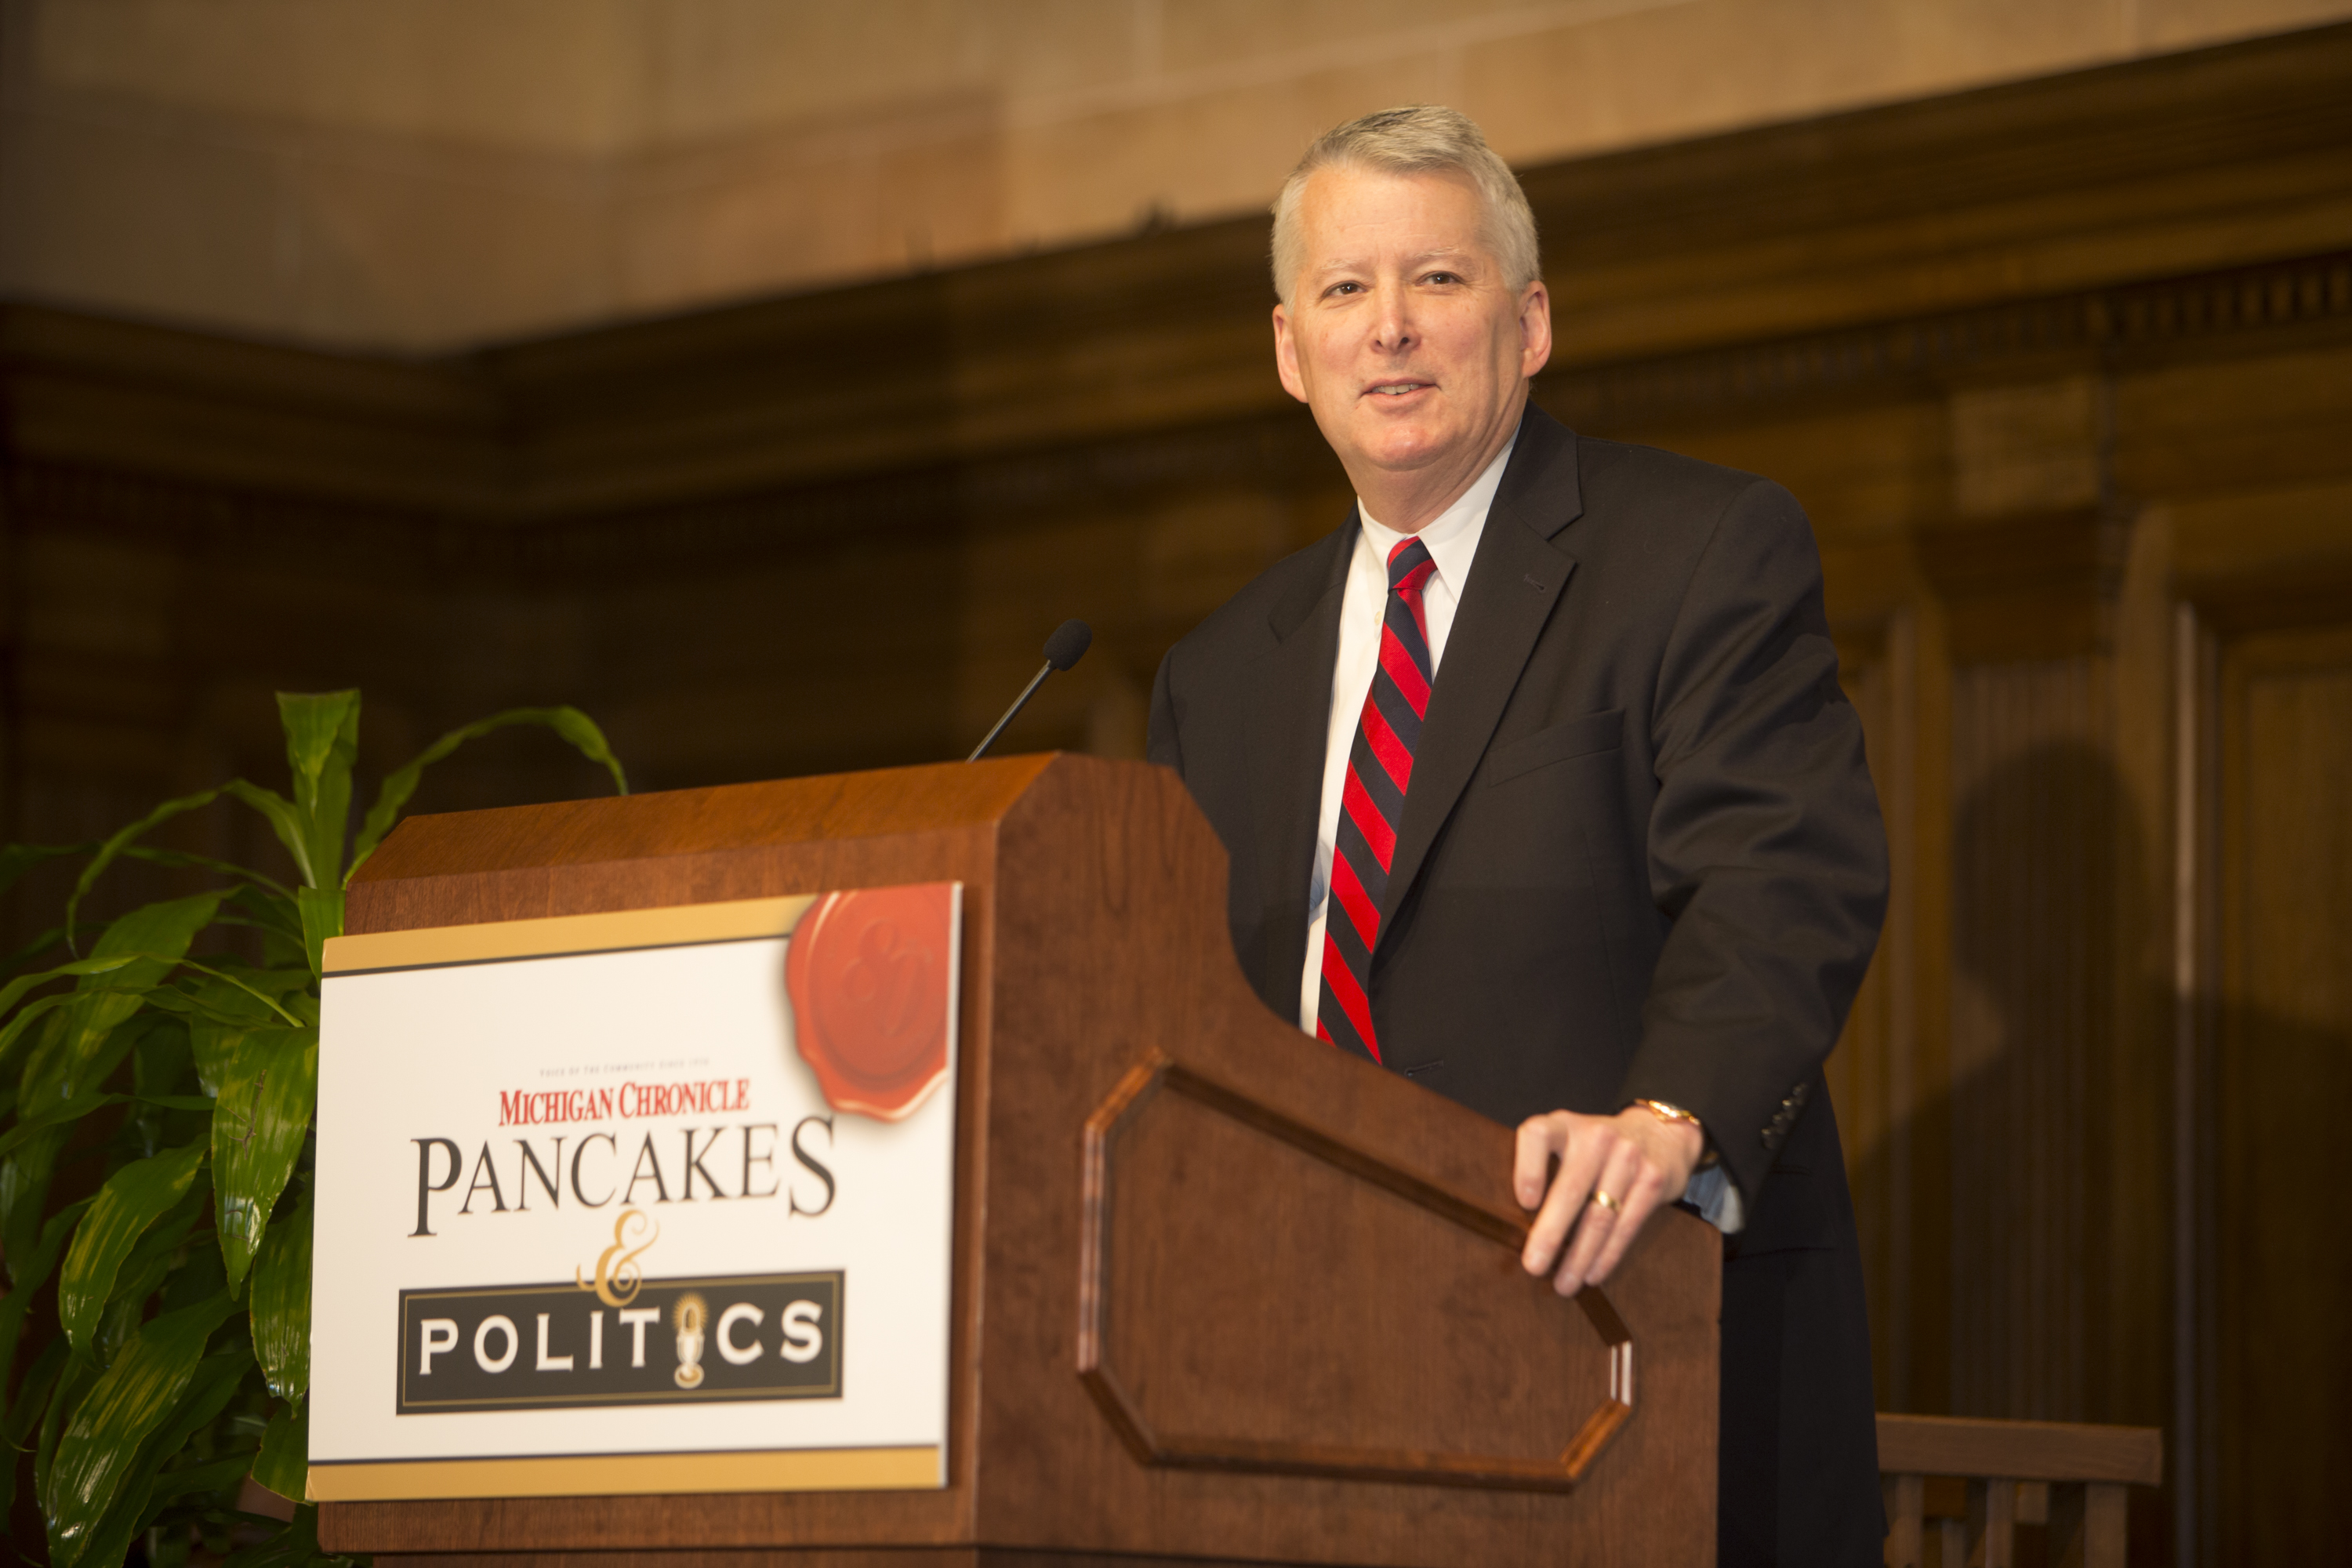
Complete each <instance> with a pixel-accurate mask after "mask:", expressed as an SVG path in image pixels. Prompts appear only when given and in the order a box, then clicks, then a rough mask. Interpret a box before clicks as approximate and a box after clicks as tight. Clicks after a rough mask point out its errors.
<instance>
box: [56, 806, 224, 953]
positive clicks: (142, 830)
mask: <svg viewBox="0 0 2352 1568" xmlns="http://www.w3.org/2000/svg"><path fill="white" fill-rule="evenodd" d="M220 794H221V792H220V791H219V790H216V789H207V790H199V791H197V792H196V793H195V794H194V795H182V796H180V798H179V799H177V800H167V801H165V802H164V803H163V805H159V806H157V807H156V808H155V809H154V810H152V811H151V812H149V813H148V814H147V815H146V816H142V817H141V818H140V819H139V820H138V821H136V822H134V823H132V824H131V825H130V826H128V827H120V828H117V829H115V831H114V832H113V834H112V835H111V836H110V837H108V838H107V840H106V841H105V842H104V843H102V844H100V846H99V847H98V853H97V854H95V855H93V856H91V857H90V860H89V865H87V866H84V867H83V868H81V876H80V878H79V879H78V880H76V881H75V883H74V889H73V892H72V894H71V895H70V896H69V897H68V898H67V900H66V950H67V951H68V952H74V951H77V950H76V949H75V947H74V911H75V910H79V908H81V900H82V896H83V895H84V894H86V893H88V892H89V890H90V889H91V888H93V887H95V886H97V885H98V879H99V878H100V877H102V876H104V875H105V874H106V868H108V867H109V866H111V865H113V864H114V861H115V858H116V857H117V856H119V855H121V853H122V852H123V851H124V850H126V849H128V848H129V847H131V844H132V843H133V842H134V841H136V840H137V839H139V838H141V837H143V836H144V835H145V834H146V833H147V832H148V830H149V829H151V828H152V827H154V826H156V825H157V824H159V823H163V822H168V821H170V820H171V819H172V818H173V817H175V816H182V815H184V814H185V813H187V812H191V811H197V810H201V809H202V808H203V807H205V806H207V805H211V804H212V803H213V802H214V801H215V800H218V799H219V798H220Z"/></svg>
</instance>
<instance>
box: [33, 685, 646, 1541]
mask: <svg viewBox="0 0 2352 1568" xmlns="http://www.w3.org/2000/svg"><path fill="white" fill-rule="evenodd" d="M278 716H279V718H280V720H281V721H282V722H283V724H284V727H285V731H286V759H287V762H288V763H289V764H290V766H291V769H292V772H293V791H292V795H291V796H290V797H289V796H287V795H279V794H278V793H277V792H276V791H274V790H269V789H264V788H262V787H260V786H259V785H257V784H249V783H247V782H246V781H245V780H243V779H234V780H231V781H230V782H229V783H227V784H222V785H221V786H220V787H219V788H217V789H211V790H205V791H204V792H203V793H201V794H198V795H187V796H184V797H183V798H181V799H178V800H172V801H166V802H165V803H163V805H159V806H157V807H156V808H155V809H154V810H153V811H152V812H149V813H148V814H147V815H146V816H143V817H142V818H140V819H139V820H138V821H137V822H134V823H132V824H131V826H128V827H125V828H123V829H122V830H121V831H120V832H118V833H116V834H115V835H114V836H113V837H110V838H108V839H106V840H105V841H104V842H103V843H100V844H95V845H78V846H65V847H36V846H12V847H8V848H6V849H5V850H0V889H5V887H6V886H7V885H8V884H9V883H11V882H13V881H15V880H16V878H18V877H19V876H21V875H22V874H23V873H24V872H25V871H26V870H27V869H29V868H32V867H33V866H35V865H37V864H39V863H41V862H43V861H47V860H52V859H56V858H61V857H67V856H82V857H86V858H87V859H88V862H89V863H88V864H87V865H86V866H85V867H84V868H83V869H82V872H81V875H80V878H79V880H78V881H77V882H76V883H75V885H74V889H73V892H72V896H71V897H70V898H69V899H68V900H67V902H66V910H65V919H64V922H63V923H62V924H61V925H60V926H58V928H57V929H56V930H53V931H47V932H45V933H43V935H42V936H41V937H40V938H39V939H37V941H36V942H34V943H33V944H32V945H31V946H30V947H28V948H26V950H25V951H23V952H19V953H17V954H16V956H15V958H14V959H13V960H10V961H8V962H7V966H6V968H5V969H0V978H5V984H0V1264H4V1265H5V1270H6V1274H7V1294H6V1296H5V1299H0V1387H5V1386H8V1384H7V1381H6V1380H7V1379H8V1378H9V1377H10V1376H11V1374H15V1373H17V1360H18V1352H19V1350H20V1349H22V1348H24V1347H25V1346H26V1344H27V1342H28V1340H32V1341H39V1342H40V1345H39V1349H38V1351H37V1353H36V1354H34V1355H33V1357H32V1359H31V1361H30V1362H29V1363H28V1364H26V1365H25V1366H24V1367H23V1369H22V1372H21V1375H16V1377H15V1380H14V1391H15V1392H14V1397H13V1398H12V1399H10V1400H9V1401H8V1402H7V1405H6V1409H5V1415H0V1437H5V1440H6V1441H7V1443H8V1444H9V1446H10V1447H11V1448H13V1449H14V1450H15V1453H14V1454H12V1455H11V1456H10V1461H9V1463H8V1464H7V1465H6V1466H5V1468H0V1478H5V1479H0V1507H8V1506H11V1505H13V1503H14V1501H15V1488H16V1485H17V1481H18V1474H19V1471H20V1469H21V1468H23V1466H22V1463H21V1458H20V1457H21V1456H23V1455H25V1454H26V1453H27V1452H28V1451H29V1453H30V1456H31V1465H30V1470H31V1479H32V1483H33V1487H34V1490H35V1494H36V1495H35V1498H34V1501H36V1502H37V1505H38V1510H39V1513H40V1517H41V1520H42V1521H43V1524H44V1527H45V1535H46V1540H45V1541H43V1542H38V1543H36V1542H26V1541H16V1542H13V1544H14V1545H15V1547H16V1552H17V1554H18V1555H19V1556H22V1557H27V1558H32V1557H37V1556H38V1555H39V1554H40V1552H39V1549H40V1548H46V1554H47V1560H48V1563H49V1564H50V1568H114V1565H115V1564H118V1563H122V1562H123V1561H124V1559H125V1557H126V1555H127V1554H128V1553H129V1552H131V1548H132V1547H133V1545H134V1544H136V1543H139V1542H141V1540H142V1536H143V1538H144V1544H145V1547H146V1556H147V1559H148V1561H149V1563H151V1564H152V1568H173V1565H174V1564H176V1563H179V1562H181V1561H183V1560H184V1559H185V1558H186V1557H187V1555H188V1554H189V1552H191V1551H192V1550H194V1548H195V1546H196V1545H198V1544H199V1543H201V1544H202V1545H203V1546H204V1547H205V1549H206V1551H207V1553H208V1554H214V1553H222V1552H227V1553H230V1555H229V1558H228V1562H229V1564H230V1565H231V1568H278V1565H280V1564H297V1563H303V1562H306V1561H308V1560H310V1559H311V1558H314V1557H317V1556H319V1555H320V1549H319V1544H318V1532H317V1520H316V1510H315V1509H313V1508H311V1507H310V1506H309V1505H308V1504H301V1505H300V1506H299V1507H298V1508H297V1509H296V1510H295V1513H294V1518H293V1521H291V1522H290V1523H285V1524H281V1523H280V1522H279V1521H277V1520H276V1519H270V1518H263V1517H260V1516H257V1515H254V1514H250V1513H245V1512H240V1511H239V1510H238V1508H237V1502H238V1499H239V1495H240V1492H241V1489H242V1488H243V1485H244V1482H245V1480H246V1479H247V1477H248V1476H249V1477H251V1478H252V1479H254V1480H255V1481H257V1482H258V1483H259V1484H260V1485H261V1486H263V1487H265V1488H267V1489H269V1490H270V1491H273V1492H276V1493H278V1495H279V1496H281V1497H284V1498H288V1499H291V1500H295V1501H296V1502H298V1503H300V1500H301V1499H302V1496H303V1491H304V1486H303V1482H304V1475H305V1469H306V1465H307V1456H308V1440H307V1418H308V1405H307V1404H306V1396H307V1394H308V1391H309V1386H310V1226H311V1209H310V1169H311V1166H312V1163H313V1153H314V1151H315V1146H316V1144H315V1131H314V1129H313V1126H312V1119H313V1117H314V1115H315V1113H316V1110H317V1102H318V1093H317V1090H318V1077H319V982H320V949H321V947H322V946H323V944H324V943H325V942H326V941H327V939H328V938H330V937H331V936H335V935H337V934H339V933H340V932H341V930H342V923H343V893H344V889H345V888H346V886H347V885H348V884H349V883H350V880H351V877H352V872H353V871H355V870H357V869H358V868H359V867H360V865H361V864H362V862H364V861H365V860H366V859H367V858H368V857H369V856H370V855H371V854H373V852H374V850H375V847H376V846H377V845H378V844H379V843H381V842H382V841H383V836H384V835H385V834H386V833H388V832H390V831H391V829H392V826H393V824H394V820H395V819H396V818H397V817H398V816H399V815H400V812H401V810H402V808H403V807H404V806H405V805H407V803H408V800H409V798H410V796H412V795H414V794H415V791H416V786H417V784H418V782H419V780H420V779H421V778H422V776H423V774H424V772H425V769H426V768H427V767H429V766H431V765H432V764H433V763H436V762H438V761H440V760H441V759H442V758H444V757H446V756H447V755H448V754H449V753H450V752H454V751H456V750H457V748H458V747H459V746H461V745H463V744H464V743H465V742H467V741H469V740H473V739H475V738H477V737H478V736H481V735H484V734H486V733H488V732H489V731H492V730H496V729H499V728H501V727H503V726H506V725H509V724H539V725H544V726H547V727H549V728H551V729H552V730H554V731H555V732H556V733H557V734H559V735H561V736H562V738H563V739H565V740H566V741H569V742H571V743H572V745H573V746H575V747H577V748H578V749H579V750H580V751H581V752H583V754H584V755H586V756H587V757H588V758H589V759H590V760H591V761H593V762H596V763H602V764H603V765H604V767H605V768H606V769H607V770H609V771H610V772H611V773H612V775H613V783H614V787H615V788H616V789H618V790H620V791H622V792H624V793H625V792H626V790H627V788H628V784H627V781H626V780H625V777H624V776H623V774H622V772H621V766H620V763H617V762H616V761H614V757H613V754H612V752H611V750H610V748H609V747H607V746H606V744H605V742H604V734H603V733H602V732H601V731H599V730H598V729H597V728H596V726H595V725H594V724H593V722H591V721H589V719H588V717H587V716H586V715H585V714H583V713H581V712H580V711H578V710H575V709H571V708H524V709H514V710H509V711H507V712H504V713H499V714H496V715H494V716H492V717H490V718H488V719H485V720H482V721H479V722H478V723H474V724H469V725H467V727H465V728H464V729H462V730H456V731H451V732H450V733H448V734H446V735H445V736H443V737H442V738H441V739H440V740H439V741H437V742H435V743H434V744H433V745H431V746H430V747H428V748H426V750H425V752H424V753H423V754H421V755H420V756H418V757H417V758H416V759H415V761H413V762H411V763H408V764H407V765H406V766H404V767H403V768H401V769H399V770H398V771H396V772H394V773H392V774H391V775H389V776H388V777H386V778H385V779H384V781H383V785H382V787H381V788H380V789H379V790H378V792H377V795H376V798H375V803H374V805H372V806H371V807H370V808H369V809H368V812H367V815H366V816H364V817H363V818H362V820H361V823H360V826H359V830H358V832H357V834H356V835H350V832H349V830H350V818H351V807H352V763H353V760H354V758H355V757H356V755H357V752H358V749H359V719H360V694H359V693H358V692H356V691H335V692H326V693H322V694H317V695H307V696H303V695H292V694H289V693H283V692H281V693H279V695H278ZM223 796H226V797H228V798H230V799H232V800H235V801H238V802H242V803H243V804H244V805H247V806H250V807H252V808H253V809H254V810H256V811H257V812H259V813H260V814H261V815H262V816H263V817H264V818H265V819H266V820H267V821H268V824H269V826H270V828H271V829H272V831H273V832H274V833H275V834H276V836H277V838H278V842H279V843H280V844H282V845H284V846H285V847H286V850H287V853H288V854H289V855H290V856H291V857H292V858H293V862H294V868H295V872H296V878H297V883H296V885H295V886H292V887H288V886H285V885H284V884H281V883H280V882H278V881H277V880H276V879H272V878H270V877H268V876H266V875H264V874H263V873H261V872H259V871H257V870H253V869H251V868H246V867H242V866H236V865H231V864H229V863H227V862H226V861H220V860H215V859H211V858H206V857H204V856H198V855H190V854H185V853H181V852H177V851H173V850H167V849H162V848H158V847H152V846H149V845H147V844H144V843H142V839H143V838H144V837H146V835H147V834H149V833H150V832H151V831H152V830H153V829H154V828H155V827H157V826H159V825H161V824H162V823H163V822H165V821H167V820H169V819H170V818H172V817H174V816H181V815H184V814H185V813H187V812H191V811H195V810H198V809H200V808H202V807H204V806H206V805H212V804H213V803H214V802H215V801H216V800H218V799H220V798H221V797H223ZM347 835H348V836H349V837H350V851H349V855H348V857H346V854H345V839H346V837H347ZM125 858H131V859H138V860H144V861H148V862H152V863H158V864H161V865H164V866H169V867H174V868H192V869H194V870H195V871H197V872H199V873H203V874H204V876H205V879H210V880H217V881H218V882H219V883H220V884H221V885H220V886H218V887H216V888H215V889H213V890H211V891H207V892H201V893H194V894H190V895H188V896H186V897H184V898H176V899H167V900H163V901H161V902H157V903H151V904H147V905H144V906H142V907H141V908H139V909H134V910H131V911H130V912H129V913H127V914H124V915H121V916H120V917H118V918H116V919H114V920H112V921H107V922H106V923H105V924H104V925H103V927H102V928H101V929H99V930H97V931H96V932H95V940H94V941H91V942H89V943H88V944H87V951H86V952H85V951H84V943H83V942H82V941H81V938H82V937H83V935H84V934H86V928H84V927H83V926H82V925H81V924H80V923H79V921H78V916H79V911H80V909H81V905H82V903H83V900H84V899H85V897H86V896H87V895H88V894H89V891H90V889H92V888H93V887H94V886H95V885H96V884H97V883H98V881H99V879H100V878H101V877H102V876H104V875H105V873H106V871H107V869H108V868H110V867H111V866H114V865H116V864H118V863H119V862H121V860H123V859H125ZM199 951H201V952H203V954H204V955H203V956H202V957H201V958H199V957H197V956H194V954H195V953H196V952H199ZM60 953H62V954H63V955H64V961H63V962H61V963H58V962H51V963H45V961H47V960H54V959H57V958H58V956H59V954H60ZM93 1177H94V1178H95V1180H93V1179H92V1178H93ZM68 1193H71V1194H75V1195H73V1196H72V1197H71V1198H70V1201H64V1194H68ZM45 1304H47V1306H48V1307H50V1308H51V1309H52V1310H50V1311H48V1312H43V1311H42V1310H41V1308H42V1307H43V1306H44V1305H45Z"/></svg>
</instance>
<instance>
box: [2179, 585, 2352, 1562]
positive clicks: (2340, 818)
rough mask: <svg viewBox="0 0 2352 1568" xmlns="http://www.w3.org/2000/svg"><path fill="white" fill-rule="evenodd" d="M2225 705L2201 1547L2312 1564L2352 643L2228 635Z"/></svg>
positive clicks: (2326, 1519) (2343, 1430)
mask: <svg viewBox="0 0 2352 1568" xmlns="http://www.w3.org/2000/svg"><path fill="white" fill-rule="evenodd" d="M2219 698H2220V706H2221V714H2220V718H2221V732H2220V742H2221V759H2220V761H2221V800H2220V807H2221V811H2220V816H2221V820H2220V822H2219V824H2218V827H2219V833H2218V844H2217V846H2216V847H2217V848H2218V849H2219V851H2220V854H2219V858H2218V870H2219V884H2220V885H2219V887H2218V889H2216V890H2217V892H2218V894H2219V908H2218V910H2217V915H2218V932H2217V934H2218V937H2219V939H2220V940H2219V943H2218V952H2217V954H2216V956H2217V958H2218V960H2219V966H2220V973H2219V975H2218V976H2217V978H2218V980H2219V984H2218V986H2217V987H2216V993H2217V994H2216V996H2215V1001H2214V1005H2213V1008H2212V1016H2211V1019H2210V1030H2209V1031H2208V1038H2209V1040H2210V1045H2211V1050H2210V1079H2209V1083H2210V1094H2211V1106H2212V1115H2211V1121H2210V1126H2211V1145H2210V1146H2211V1149H2212V1153H2213V1159H2212V1184H2211V1189H2210V1190H2211V1194H2212V1201H2211V1207H2210V1210H2209V1213H2210V1215H2211V1216H2212V1219H2211V1232H2212V1234H2211V1236H2210V1244H2209V1246H2208V1247H2205V1248H2204V1249H2203V1251H2204V1255H2205V1257H2206V1258H2207V1259H2209V1260H2210V1269H2209V1277H2210V1288H2211V1289H2212V1292H2213V1296H2212V1301H2213V1319H2212V1331H2211V1333H2210V1338H2209V1340H2208V1342H2207V1345H2208V1350H2207V1358H2208V1360H2209V1363H2210V1373H2209V1375H2208V1377H2207V1378H2206V1380H2205V1382H2206V1384H2207V1386H2208V1388H2210V1391H2211V1393H2210V1397H2211V1400H2212V1429H2211V1432H2210V1437H2209V1439H2208V1444H2207V1447H2206V1453H2207V1455H2208V1463H2209V1464H2210V1466H2211V1470H2210V1479H2211V1485H2212V1489H2213V1490H2212V1494H2211V1496H2212V1501H2211V1505H2210V1508H2211V1513H2210V1519H2209V1521H2208V1524H2207V1529H2206V1531H2204V1532H2203V1533H2204V1534H2205V1537H2206V1540H2207V1541H2208V1542H2211V1543H2212V1545H2213V1546H2214V1548H2215V1551H2214V1552H2213V1559H2212V1560H2214V1561H2217V1562H2221V1563H2317V1562H2323V1561H2326V1560H2329V1559H2330V1558H2332V1557H2333V1556H2334V1555H2335V1553H2336V1552H2338V1551H2340V1550H2341V1549H2342V1548H2341V1539H2340V1538H2341V1535H2342V1529H2341V1523H2340V1521H2339V1519H2338V1518H2337V1517H2336V1516H2337V1515H2338V1514H2339V1513H2340V1510H2341V1506H2342V1505H2341V1500H2340V1492H2341V1488H2342V1484H2343V1478H2344V1477H2345V1476H2346V1475H2347V1474H2352V1420H2347V1416H2346V1412H2347V1409H2352V1339H2347V1333H2346V1325H2347V1321H2352V1250H2347V1247H2345V1245H2344V1240H2343V1226H2342V1215H2343V1208H2344V1203H2345V1195H2346V1192H2347V1186H2346V1171H2347V1163H2346V1160H2345V1156H2344V1153H2343V1125H2344V1116H2345V1113H2346V1111H2347V1108H2352V626H2335V627H2329V628H2325V629H2319V630H2294V631H2274V632H2264V633H2259V634H2254V635H2250V636H2246V637H2238V638H2234V639H2231V640H2230V641H2228V642H2226V643H2225V644H2223V646H2222V650H2221V679H2220V682H2219Z"/></svg>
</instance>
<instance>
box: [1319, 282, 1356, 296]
mask: <svg viewBox="0 0 2352 1568" xmlns="http://www.w3.org/2000/svg"><path fill="white" fill-rule="evenodd" d="M1363 291H1364V289H1363V285H1362V284H1360V283H1334V284H1332V285H1331V287H1330V289H1329V290H1328V292H1330V293H1333V294H1360V293H1362V292H1363Z"/></svg>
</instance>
